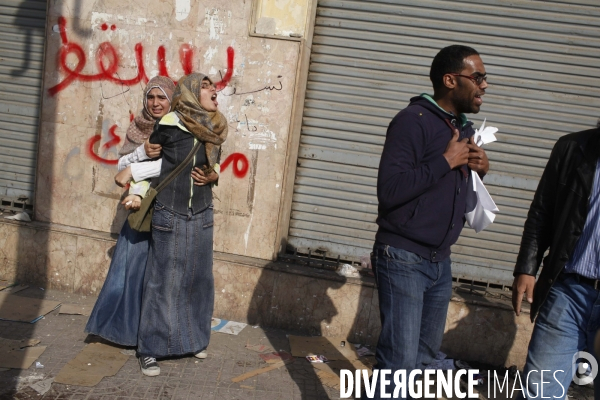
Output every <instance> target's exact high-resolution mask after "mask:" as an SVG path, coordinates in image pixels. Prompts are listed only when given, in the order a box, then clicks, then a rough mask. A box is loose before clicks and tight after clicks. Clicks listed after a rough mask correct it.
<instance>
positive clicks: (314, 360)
mask: <svg viewBox="0 0 600 400" xmlns="http://www.w3.org/2000/svg"><path fill="white" fill-rule="evenodd" d="M306 359H307V360H308V361H309V362H311V363H326V362H327V361H329V360H328V359H327V357H325V356H306Z"/></svg>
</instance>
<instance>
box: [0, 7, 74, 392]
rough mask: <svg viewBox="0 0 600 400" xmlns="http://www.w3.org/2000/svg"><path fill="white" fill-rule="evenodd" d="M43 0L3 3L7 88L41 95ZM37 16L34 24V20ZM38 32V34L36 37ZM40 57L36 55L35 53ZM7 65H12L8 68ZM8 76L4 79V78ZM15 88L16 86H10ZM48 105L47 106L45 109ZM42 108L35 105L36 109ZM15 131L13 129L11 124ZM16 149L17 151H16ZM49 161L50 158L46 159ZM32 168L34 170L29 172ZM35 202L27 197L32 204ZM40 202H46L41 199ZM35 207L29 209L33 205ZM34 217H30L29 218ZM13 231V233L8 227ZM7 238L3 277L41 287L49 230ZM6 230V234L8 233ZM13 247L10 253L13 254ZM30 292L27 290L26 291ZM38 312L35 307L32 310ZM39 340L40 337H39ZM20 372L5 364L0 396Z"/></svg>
mask: <svg viewBox="0 0 600 400" xmlns="http://www.w3.org/2000/svg"><path fill="white" fill-rule="evenodd" d="M48 3H49V2H46V1H44V0H38V1H35V0H24V1H22V2H21V3H20V4H19V5H18V6H17V7H15V8H11V7H9V6H6V8H7V9H9V12H10V11H13V10H14V13H12V15H14V20H13V21H11V22H12V23H13V24H14V25H16V27H17V29H18V30H17V31H15V32H14V41H13V42H12V46H13V47H12V49H11V50H12V51H8V52H4V53H3V54H2V57H3V61H2V63H3V65H5V66H6V67H5V68H6V69H4V68H3V69H1V70H0V73H1V74H2V75H4V76H2V77H1V78H3V79H2V81H3V82H5V83H6V84H9V85H10V86H12V87H17V88H18V87H27V88H28V89H29V90H30V91H31V90H34V89H32V88H31V87H32V86H33V87H34V88H35V89H38V87H36V86H37V85H38V84H40V87H39V93H40V94H41V93H42V92H41V91H42V90H43V88H42V87H41V83H39V82H41V81H42V78H43V74H44V68H43V65H42V63H41V62H38V61H35V59H34V58H33V57H32V55H33V54H35V53H42V52H44V51H45V45H44V43H45V39H44V37H48V34H47V33H46V32H48V29H49V28H48V27H47V28H46V29H45V30H44V28H43V27H40V26H39V22H40V21H39V20H40V19H46V11H47V10H46V9H47V6H48ZM36 19H37V25H36ZM40 37H41V39H40ZM40 58H41V57H40ZM11 67H12V68H11ZM9 76H10V78H9ZM15 91H16V92H18V89H17V90H15ZM41 99H42V96H41V95H40V97H39V101H40V103H41ZM48 108H52V109H48ZM41 109H42V107H40V111H41ZM44 112H45V114H46V115H55V110H54V106H53V105H52V104H51V105H50V106H47V108H46V109H45V110H44ZM1 129H2V131H3V132H10V131H9V130H8V128H7V127H6V125H4V126H3V127H2V128H1ZM51 129H52V128H50V129H48V127H47V129H46V135H48V137H47V139H50V140H45V141H44V143H45V144H43V146H44V149H43V150H44V153H45V154H53V153H54V142H53V140H52V139H53V137H54V132H53V131H52V130H51ZM14 131H17V132H18V129H14ZM37 132H38V137H37V140H38V146H40V147H41V146H42V143H41V141H40V132H41V117H40V118H39V120H38V130H37ZM17 154H18V153H17ZM50 161H51V160H50ZM48 164H49V165H47V167H46V168H47V169H48V168H50V169H52V163H51V162H49V163H48ZM34 173H36V172H34ZM48 176H53V171H51V170H50V171H48ZM45 186H46V187H47V188H49V189H51V182H47V183H46V185H45ZM34 195H35V196H36V201H41V200H40V199H44V197H45V196H44V195H43V193H40V192H39V191H38V190H37V188H36V190H35V192H34ZM36 201H34V202H33V204H34V207H35V204H36ZM43 201H47V200H46V199H44V200H43ZM34 211H35V209H34ZM34 219H35V218H34ZM15 231H16V232H17V234H16V235H14V234H12V232H15ZM6 232H7V237H6V238H4V240H5V241H4V243H5V245H6V246H7V247H8V246H13V245H14V248H10V249H9V248H7V249H6V250H7V254H16V257H15V259H12V260H10V259H9V260H6V259H5V260H4V262H5V265H4V266H3V269H4V271H5V273H6V274H7V276H8V277H11V278H12V277H14V278H15V280H16V281H17V282H19V283H22V284H28V285H30V286H34V287H36V288H38V287H39V288H41V289H45V288H46V287H47V286H48V282H49V279H48V274H49V262H50V260H49V256H50V253H51V251H50V249H49V236H50V233H49V231H47V230H44V229H36V230H34V229H30V227H29V226H28V224H27V223H24V222H21V223H18V225H13V224H10V225H7V226H6ZM9 232H10V233H9ZM13 252H14V253H13ZM54 262H55V263H56V262H64V263H65V264H66V260H54ZM29 292H30V293H31V291H29ZM36 293H39V294H40V295H39V296H36V297H38V298H39V297H41V298H43V297H44V295H43V294H44V293H45V292H44V291H43V290H37V292H36ZM2 304H3V303H0V312H2V311H6V310H3V309H2V307H6V306H5V305H2ZM38 311H39V310H38ZM35 336H36V324H28V323H23V322H11V321H3V320H0V337H3V338H7V339H15V340H16V339H18V340H21V339H30V338H34V337H35ZM42 345H43V342H42ZM24 373H25V371H22V370H18V369H11V370H8V371H5V372H4V373H3V374H2V375H1V378H0V398H13V397H12V396H13V394H14V393H16V390H17V384H18V376H19V375H23V374H24Z"/></svg>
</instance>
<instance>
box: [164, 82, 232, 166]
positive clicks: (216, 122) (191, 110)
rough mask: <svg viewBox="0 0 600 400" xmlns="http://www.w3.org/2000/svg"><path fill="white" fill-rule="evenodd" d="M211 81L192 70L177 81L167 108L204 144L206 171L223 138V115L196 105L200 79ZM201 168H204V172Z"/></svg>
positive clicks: (224, 130)
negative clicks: (169, 105) (206, 162)
mask: <svg viewBox="0 0 600 400" xmlns="http://www.w3.org/2000/svg"><path fill="white" fill-rule="evenodd" d="M203 80H207V81H209V82H210V83H211V84H212V81H211V80H210V79H209V78H208V77H207V76H206V75H204V74H201V73H193V74H189V75H186V76H184V77H182V78H181V79H180V80H179V82H177V87H176V88H175V92H174V93H173V102H172V103H171V109H172V110H173V111H175V112H177V114H178V116H179V119H180V120H181V122H182V123H183V125H184V126H185V127H186V128H187V129H188V130H189V131H190V132H191V133H192V134H193V135H194V137H195V138H196V139H198V140H200V141H202V142H204V146H205V147H206V158H207V160H208V168H207V171H208V172H210V171H212V169H213V167H214V165H215V164H216V163H217V161H218V159H219V152H220V151H221V144H223V142H225V139H227V119H226V118H225V116H224V115H223V114H222V113H221V112H220V111H219V110H216V111H207V110H205V109H204V107H202V105H200V90H201V89H202V81H203ZM207 171H205V172H207Z"/></svg>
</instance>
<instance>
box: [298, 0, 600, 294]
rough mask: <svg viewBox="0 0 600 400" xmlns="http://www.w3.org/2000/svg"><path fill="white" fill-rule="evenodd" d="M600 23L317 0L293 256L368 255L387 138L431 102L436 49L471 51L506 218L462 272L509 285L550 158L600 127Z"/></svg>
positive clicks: (548, 13)
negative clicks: (405, 115)
mask: <svg viewBox="0 0 600 400" xmlns="http://www.w3.org/2000/svg"><path fill="white" fill-rule="evenodd" d="M599 17H600V7H598V6H597V2H596V1H595V0H588V1H585V0H579V1H563V2H553V1H543V2H542V1H525V0H511V1H502V0H477V1H466V0H463V1H452V2H450V1H433V0H393V1H392V0H389V1H385V0H382V1H365V0H358V1H340V0H320V1H319V4H318V9H317V20H316V26H315V33H314V39H313V48H312V55H311V65H310V70H309V77H308V86H307V94H306V102H305V110H304V118H303V126H302V134H301V139H300V140H301V142H300V151H299V159H298V169H297V174H296V181H295V188H294V196H293V203H292V215H291V220H290V230H289V236H288V243H289V244H290V245H291V247H293V248H295V249H297V251H300V252H307V251H309V250H310V251H311V252H312V253H313V254H315V251H316V252H317V253H319V252H327V255H328V256H333V257H336V256H337V255H339V256H340V257H341V258H342V259H349V260H354V259H356V258H357V257H360V256H363V255H367V254H369V253H370V251H371V247H372V244H373V240H374V236H375V232H376V229H377V226H376V224H375V218H376V216H377V198H376V177H377V168H378V163H379V157H380V154H381V150H382V145H383V143H384V139H385V133H386V129H387V125H388V123H389V122H390V120H391V118H392V117H393V116H394V115H395V114H396V113H397V112H398V111H399V110H400V109H402V108H404V107H405V106H406V105H407V104H408V101H409V99H410V98H411V97H412V96H415V95H418V94H420V93H423V92H427V93H432V89H431V83H430V81H429V66H430V64H431V61H432V59H433V57H434V55H435V54H436V53H437V52H438V51H439V49H441V48H442V47H444V46H447V45H450V44H454V43H460V44H466V45H469V46H472V47H474V48H475V49H477V50H478V51H479V52H480V53H481V56H482V59H483V61H484V63H485V65H486V70H487V72H488V75H489V83H490V85H489V88H488V90H487V95H486V96H485V98H484V105H483V107H482V110H481V112H480V113H479V114H477V115H470V116H469V118H470V119H472V120H473V121H474V122H475V127H478V126H479V125H480V124H481V122H482V120H483V118H487V121H488V125H492V126H497V127H498V128H499V129H500V131H499V133H498V134H497V137H498V142H496V143H492V144H490V145H488V146H487V147H486V150H487V154H488V157H489V159H490V163H491V169H490V174H489V175H488V176H487V177H486V179H485V183H486V187H487V188H488V190H489V191H490V193H491V194H492V196H493V197H494V200H495V201H496V203H497V204H498V207H499V208H500V214H499V215H498V216H497V218H496V222H495V223H494V224H492V225H491V226H490V227H488V228H487V230H485V231H484V232H482V233H479V234H475V232H474V231H473V230H471V229H470V228H468V227H465V229H464V230H463V233H462V236H461V238H460V239H459V241H458V243H457V244H456V245H455V246H454V247H453V249H452V251H453V256H452V259H453V273H454V275H455V276H457V277H463V278H469V279H475V280H478V281H484V282H490V283H499V284H509V283H510V282H511V281H512V269H513V266H514V262H515V259H516V255H517V252H518V247H519V243H520V237H521V234H522V230H523V224H524V221H525V218H526V214H527V210H528V208H529V205H530V202H531V200H532V198H533V194H534V191H535V188H536V187H537V183H538V180H539V177H540V176H541V173H542V171H543V168H544V166H545V164H546V161H547V158H548V156H549V155H550V150H551V149H552V146H553V145H554V143H555V141H556V140H557V139H558V138H559V137H560V136H562V135H564V134H566V133H569V132H574V131H577V130H583V129H588V128H590V127H592V126H594V125H595V124H596V121H597V117H598V116H600V112H599V111H598V109H599V108H600V85H598V78H599V77H600V69H598V68H597V67H596V65H597V64H598V59H600V30H599V29H598V27H597V21H598V18H599Z"/></svg>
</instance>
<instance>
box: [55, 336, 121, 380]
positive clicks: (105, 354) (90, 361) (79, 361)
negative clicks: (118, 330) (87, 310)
mask: <svg viewBox="0 0 600 400" xmlns="http://www.w3.org/2000/svg"><path fill="white" fill-rule="evenodd" d="M128 359H129V357H128V356H126V355H124V354H122V353H121V349H120V348H118V347H112V346H109V345H107V344H104V343H90V344H88V345H87V346H85V347H84V348H83V350H81V351H80V352H79V354H77V356H75V358H74V359H72V360H71V361H69V362H68V363H67V364H66V365H65V366H64V367H63V368H62V369H61V370H60V372H59V373H58V375H56V377H55V378H54V381H55V382H56V383H62V384H65V385H77V386H88V387H89V386H96V385H97V384H98V383H99V382H100V381H101V380H102V378H104V377H105V376H113V375H115V374H116V373H117V372H119V370H120V369H121V367H123V365H125V362H126V361H127V360H128Z"/></svg>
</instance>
